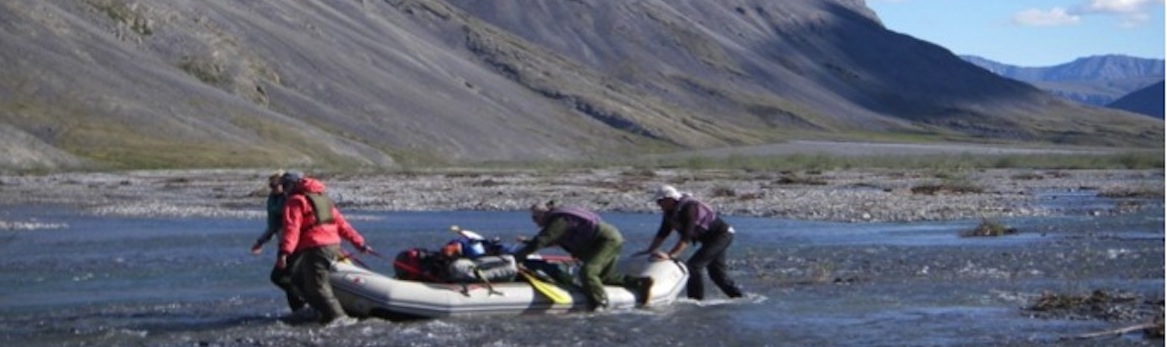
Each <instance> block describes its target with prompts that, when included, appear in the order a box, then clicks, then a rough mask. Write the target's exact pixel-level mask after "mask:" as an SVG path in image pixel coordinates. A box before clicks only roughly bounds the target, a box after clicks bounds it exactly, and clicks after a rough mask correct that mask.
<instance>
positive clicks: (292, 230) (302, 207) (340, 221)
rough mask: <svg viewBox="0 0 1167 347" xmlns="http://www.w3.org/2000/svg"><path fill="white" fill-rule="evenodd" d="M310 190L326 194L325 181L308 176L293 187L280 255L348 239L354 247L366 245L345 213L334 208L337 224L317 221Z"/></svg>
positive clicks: (285, 206) (288, 200)
mask: <svg viewBox="0 0 1167 347" xmlns="http://www.w3.org/2000/svg"><path fill="white" fill-rule="evenodd" d="M306 193H311V194H323V193H324V183H321V182H320V181H317V180H315V179H312V178H304V179H303V180H301V181H300V183H299V184H298V185H297V186H296V187H295V188H293V189H292V194H291V195H289V196H288V199H287V201H286V202H284V223H283V224H284V225H283V232H282V233H281V235H282V238H281V239H280V254H292V253H295V252H298V251H301V250H304V249H308V248H315V247H320V246H327V245H337V244H340V239H341V238H344V239H345V240H348V242H349V243H352V244H353V246H354V247H357V248H364V247H365V238H364V237H361V234H359V233H357V231H356V229H353V227H352V226H351V225H349V224H348V221H345V220H344V216H342V215H341V214H340V211H339V210H337V209H336V206H333V207H332V219H333V223H329V224H319V225H317V224H316V213H315V211H313V210H312V202H311V201H308V197H306V196H304V194H306Z"/></svg>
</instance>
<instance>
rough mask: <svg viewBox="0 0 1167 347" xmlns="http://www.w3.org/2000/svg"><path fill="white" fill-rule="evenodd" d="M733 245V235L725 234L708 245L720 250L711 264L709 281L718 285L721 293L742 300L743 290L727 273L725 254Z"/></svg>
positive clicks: (716, 237)
mask: <svg viewBox="0 0 1167 347" xmlns="http://www.w3.org/2000/svg"><path fill="white" fill-rule="evenodd" d="M732 244H733V234H732V233H724V234H721V235H718V236H715V238H714V239H713V240H712V243H711V244H710V245H708V246H715V247H716V249H718V251H717V252H716V253H714V254H713V259H712V261H710V262H709V267H708V269H709V279H710V280H713V284H716V285H717V287H718V288H721V292H722V293H725V295H726V296H728V297H731V298H740V297H741V296H742V290H741V288H739V287H738V286H737V284H736V283H734V282H733V280H732V279H730V278H729V274H728V273H727V272H726V264H725V254H726V253H727V250H728V249H729V246H730V245H732ZM708 246H707V247H708Z"/></svg>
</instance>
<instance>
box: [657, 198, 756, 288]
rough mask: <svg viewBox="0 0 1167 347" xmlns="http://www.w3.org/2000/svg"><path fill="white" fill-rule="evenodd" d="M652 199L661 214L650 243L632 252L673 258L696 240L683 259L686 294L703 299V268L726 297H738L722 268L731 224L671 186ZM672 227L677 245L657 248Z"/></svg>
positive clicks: (707, 206)
mask: <svg viewBox="0 0 1167 347" xmlns="http://www.w3.org/2000/svg"><path fill="white" fill-rule="evenodd" d="M655 198H656V203H657V206H660V209H661V212H663V214H664V216H663V218H662V219H661V224H660V228H659V229H657V232H656V237H655V238H654V239H653V240H652V244H651V245H649V246H648V248H647V249H645V250H643V251H640V252H637V253H636V255H643V254H652V258H653V259H677V258H678V257H680V255H681V252H683V251H684V250H685V249H686V248H687V247H689V245H690V244H693V243H700V244H701V248H698V249H697V252H696V253H694V254H693V256H692V257H689V260H688V261H686V262H685V265H688V267H689V282H688V283H686V284H685V292H686V294H687V295H688V297H689V298H690V299H694V300H703V299H705V285H704V280H705V279H704V278H703V277H704V275H703V272H704V271H705V270H706V269H708V270H709V279H711V280H713V284H716V285H717V287H718V288H721V291H722V292H723V293H725V295H726V296H729V297H731V298H739V297H741V296H742V290H741V288H739V287H738V286H737V284H735V283H734V282H733V280H732V279H730V278H729V275H728V274H727V273H726V270H725V269H726V265H725V252H726V249H728V248H729V246H730V245H731V244H733V233H734V230H733V227H732V226H730V225H729V223H726V222H725V221H724V220H722V219H721V217H718V216H717V212H716V211H714V210H713V208H711V207H709V205H706V204H705V203H704V202H701V201H698V200H697V199H694V198H693V197H692V196H689V195H682V194H681V193H680V192H678V191H677V188H674V187H673V186H670V185H664V186H661V187H660V189H658V190H657V193H656V196H655ZM674 230H676V231H677V234H678V235H680V237H679V238H678V239H677V244H676V245H675V246H673V248H672V249H671V250H669V251H668V253H665V252H659V251H657V247H660V245H661V243H663V242H664V241H665V239H667V238H668V237H669V234H670V233H672V232H673V231H674Z"/></svg>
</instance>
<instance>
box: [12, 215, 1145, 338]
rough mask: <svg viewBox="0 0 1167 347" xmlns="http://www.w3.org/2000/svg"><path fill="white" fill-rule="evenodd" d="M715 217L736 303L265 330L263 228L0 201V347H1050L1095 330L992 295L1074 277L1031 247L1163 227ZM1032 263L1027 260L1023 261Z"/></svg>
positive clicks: (273, 293) (368, 228)
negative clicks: (723, 221)
mask: <svg viewBox="0 0 1167 347" xmlns="http://www.w3.org/2000/svg"><path fill="white" fill-rule="evenodd" d="M347 213H348V214H349V215H352V216H353V218H352V219H353V224H354V225H355V226H356V227H357V228H358V229H359V230H360V231H361V232H362V233H363V234H364V235H365V236H366V238H367V239H368V242H369V244H370V245H372V246H373V247H375V248H376V249H378V250H380V251H381V253H382V254H386V255H391V254H393V253H395V252H396V251H398V250H402V249H406V248H412V247H425V248H437V247H438V246H439V245H441V244H443V243H444V242H445V241H447V240H449V239H451V238H453V236H454V235H452V234H451V233H449V232H448V229H449V227H450V226H451V225H459V226H461V227H463V228H465V229H470V230H474V231H476V232H478V233H480V234H483V235H486V236H488V237H490V236H497V237H500V238H502V239H503V240H511V239H513V237H514V236H517V235H530V234H533V233H534V231H535V229H534V227H533V226H532V225H531V223H530V220H529V219H528V218H527V216H526V214H525V213H521V212H423V213H382V212H364V211H347ZM255 215H258V214H255ZM603 216H604V218H605V219H606V220H607V221H609V222H611V223H612V224H614V225H616V226H617V227H618V228H620V230H621V231H622V232H624V234H625V237H626V238H627V244H626V245H625V249H624V253H625V254H630V253H632V252H634V251H637V250H640V249H643V248H644V247H645V246H646V245H647V244H648V243H649V241H650V240H651V238H652V236H653V234H654V233H655V229H656V226H657V223H658V222H659V217H658V216H657V215H651V214H619V213H605V214H604V215H603ZM728 219H729V220H730V221H731V223H733V224H735V229H737V230H738V231H739V233H738V236H737V240H736V244H735V246H734V247H732V248H731V250H730V251H731V254H730V259H731V265H732V266H733V269H732V270H733V273H732V275H733V276H734V277H735V278H736V279H738V281H739V282H741V283H742V284H744V285H745V286H746V288H747V291H749V292H750V294H749V296H748V297H747V298H746V299H742V300H727V299H723V298H720V297H719V295H720V293H717V292H716V291H714V292H711V293H712V294H711V295H713V298H712V300H709V301H705V302H694V301H691V300H687V299H684V300H679V301H678V303H676V304H675V305H672V306H668V307H657V308H652V309H647V310H631V311H623V312H608V313H602V314H574V315H566V316H554V317H541V316H521V317H506V318H504V319H498V318H492V317H482V318H476V317H472V318H460V319H447V320H432V321H421V322H410V323H394V322H386V321H379V320H369V321H364V322H362V323H360V324H357V325H355V326H351V327H345V328H336V329H321V328H319V327H312V326H288V325H285V324H283V323H280V322H279V321H278V320H276V318H277V317H279V316H280V315H281V314H283V313H284V312H283V310H284V309H285V308H284V306H283V303H282V301H283V299H282V296H281V295H280V294H279V293H278V291H277V289H276V288H275V287H273V286H272V285H270V284H269V283H268V282H267V272H268V270H269V269H270V266H271V264H272V260H273V257H274V256H273V254H274V248H273V247H274V243H269V244H268V245H267V248H266V249H265V253H264V254H263V255H260V256H252V255H250V254H249V253H248V252H247V248H248V246H249V245H250V244H251V242H252V241H253V240H254V239H255V237H256V236H258V235H259V233H260V232H261V231H262V228H263V221H262V220H260V219H195V218H125V217H102V216H97V215H91V214H85V213H82V212H79V211H76V210H72V209H70V208H66V207H19V206H17V207H4V208H3V209H0V220H2V221H5V222H6V223H9V224H7V225H22V226H23V227H10V228H3V227H2V226H3V225H5V224H0V249H2V250H3V251H2V252H3V253H2V254H4V255H5V256H4V257H0V267H2V268H3V269H4V271H3V273H0V283H3V284H0V293H2V294H0V307H2V308H3V310H0V311H2V312H0V331H3V333H0V334H2V335H0V344H4V345H46V346H47V345H69V344H83V343H85V344H96V345H151V346H165V345H182V346H190V345H224V346H229V345H305V344H308V345H315V344H326V345H352V346H374V345H411V346H447V345H473V346H481V345H492V346H529V345H561V344H569V345H583V346H607V345H632V346H648V345H660V344H667V345H678V344H680V345H693V346H746V345H748V346H762V345H772V346H779V345H862V346H871V345H965V344H972V345H978V344H1054V343H1056V342H1057V340H1056V338H1057V337H1058V336H1064V335H1066V334H1069V333H1073V332H1084V331H1089V330H1096V329H1099V328H1105V327H1107V326H1108V325H1107V324H1106V323H1104V322H1095V321H1058V320H1036V319H1030V318H1027V317H1025V316H1024V315H1023V314H1020V313H1019V311H1018V309H1017V308H1018V307H1019V306H1020V303H1019V302H1018V301H1017V300H1016V299H1015V298H1014V299H1008V298H1005V296H1003V295H999V293H1002V292H1009V293H1036V292H1038V291H1040V290H1042V289H1045V288H1049V287H1050V286H1051V285H1052V286H1073V285H1075V284H1074V283H1079V284H1080V283H1085V282H1086V279H1074V276H1077V275H1075V274H1064V273H1062V272H1060V271H1061V270H1059V268H1058V266H1059V265H1057V263H1056V262H1055V263H1051V264H1052V265H1048V266H1047V265H1043V263H1046V262H1045V261H1041V260H1042V259H1045V258H1042V257H1045V255H1040V256H1038V255H1028V254H1030V252H1031V250H1033V249H1047V248H1049V249H1053V248H1056V247H1059V246H1058V245H1060V244H1061V243H1062V241H1063V240H1067V239H1071V238H1073V237H1077V236H1075V235H1079V234H1083V233H1089V232H1096V231H1099V230H1104V231H1105V232H1108V233H1112V234H1114V235H1117V236H1116V241H1115V242H1119V244H1117V246H1100V247H1101V249H1100V250H1099V252H1100V253H1099V254H1101V255H1099V257H1102V256H1106V255H1107V254H1110V256H1111V257H1113V258H1114V259H1110V260H1108V261H1113V262H1117V263H1119V264H1121V266H1124V267H1133V268H1140V267H1141V269H1135V270H1137V271H1144V272H1148V273H1153V272H1151V271H1161V269H1162V265H1163V263H1162V259H1161V257H1160V258H1158V259H1156V258H1152V257H1151V256H1149V255H1148V254H1150V255H1161V254H1162V245H1161V240H1162V237H1163V231H1162V216H1161V215H1158V216H1156V215H1150V216H1148V215H1138V216H1127V217H1102V218H1097V217H1091V216H1082V217H1064V218H1034V219H1014V220H1009V221H1008V223H1009V224H1010V225H1011V226H1014V227H1016V228H1018V229H1019V230H1021V231H1022V234H1020V235H1017V236H1011V237H1005V238H996V239H968V238H962V237H959V236H958V235H959V233H960V232H961V231H964V230H967V229H969V228H972V227H974V226H975V225H976V223H978V222H979V221H957V222H944V223H908V224H895V223H887V224H846V223H825V222H800V221H789V220H775V219H766V218H744V217H730V218H728ZM1027 231H1030V232H1027ZM1123 235H1127V236H1131V237H1136V238H1133V239H1132V238H1123V237H1122V236H1123ZM1137 237H1141V238H1142V239H1144V240H1151V241H1147V242H1140V241H1138V239H1137ZM1131 240H1134V241H1131ZM1155 240H1158V241H1159V242H1158V243H1154V242H1153V241H1155ZM669 242H672V240H670V241H669ZM1107 247H1109V248H1107ZM1107 250H1109V251H1110V253H1106V252H1107ZM1118 250H1122V251H1118ZM1155 252H1157V253H1155ZM1002 254H1004V255H1002ZM1051 254H1058V253H1051ZM1065 254H1071V253H1065ZM985 255H993V256H1008V257H1013V258H1011V259H1016V263H1009V262H1006V263H991V262H987V261H984V259H985ZM1031 256H1032V257H1037V258H1033V259H1030V258H1026V257H1031ZM1063 257H1066V258H1067V260H1065V262H1067V263H1069V262H1073V261H1075V260H1074V258H1073V256H1072V255H1067V256H1063ZM1138 257H1143V258H1138ZM363 260H364V262H365V263H367V264H369V265H370V266H371V267H372V268H374V269H375V270H379V271H383V272H390V271H391V270H390V269H391V266H390V264H388V263H387V262H386V261H385V260H383V259H378V258H373V257H365V258H363ZM922 270H923V271H922ZM990 270H992V271H990ZM961 271H964V272H961ZM978 271H980V272H978ZM993 271H996V272H993ZM1082 271H1087V270H1082ZM1134 272H1136V271H1132V273H1134ZM1107 276H1116V277H1106V276H1103V277H1101V278H1093V277H1092V278H1091V279H1090V280H1091V281H1098V282H1097V283H1100V284H1102V285H1107V284H1115V283H1122V285H1124V286H1127V287H1134V288H1144V289H1145V290H1148V291H1150V292H1152V293H1153V292H1155V291H1158V293H1160V294H1159V295H1160V297H1161V296H1162V294H1161V293H1162V291H1161V288H1162V284H1163V282H1162V275H1161V274H1159V276H1158V277H1157V278H1156V277H1151V278H1143V279H1142V280H1131V279H1130V278H1129V277H1130V276H1134V275H1130V276H1128V275H1124V274H1122V273H1116V274H1114V275H1107Z"/></svg>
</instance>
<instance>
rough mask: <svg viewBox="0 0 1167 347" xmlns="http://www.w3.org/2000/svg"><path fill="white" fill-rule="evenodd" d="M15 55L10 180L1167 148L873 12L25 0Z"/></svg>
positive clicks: (855, 1) (1114, 115)
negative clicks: (228, 170)
mask: <svg viewBox="0 0 1167 347" xmlns="http://www.w3.org/2000/svg"><path fill="white" fill-rule="evenodd" d="M0 43H3V45H4V47H5V49H4V50H0V62H3V63H4V66H3V68H2V69H0V130H3V131H0V138H2V139H3V141H0V153H21V155H19V156H15V155H8V156H0V168H11V167H17V168H28V167H46V168H76V167H81V168H93V167H96V168H107V167H113V168H169V167H192V166H193V167H235V166H247V167H257V166H262V167H272V166H278V167H345V168H347V167H376V168H385V167H402V166H411V165H426V164H432V163H472V164H473V163H480V162H525V161H531V160H575V159H588V158H600V159H608V158H614V157H615V158H620V157H635V156H637V155H641V154H652V153H664V152H671V151H684V150H693V149H706V148H724V147H733V146H743V145H756V144H766V143H774V142H782V141H787V140H792V139H800V138H832V139H839V138H842V139H850V138H870V137H872V136H879V137H886V138H896V137H912V138H918V137H925V138H927V139H944V140H957V141H988V142H1042V143H1056V144H1067V145H1104V146H1152V147H1153V146H1158V145H1160V144H1161V143H1162V141H1163V131H1162V130H1163V125H1162V122H1158V121H1154V120H1151V119H1147V117H1136V116H1135V115H1132V114H1130V113H1128V112H1119V111H1113V110H1107V109H1103V108H1097V107H1089V106H1083V105H1079V104H1075V103H1070V102H1065V101H1063V100H1060V99H1056V98H1054V97H1052V96H1050V95H1048V94H1046V93H1043V92H1041V91H1040V90H1038V89H1035V88H1033V87H1032V86H1030V85H1028V84H1025V83H1020V82H1018V81H1015V80H1010V79H1005V78H1001V77H1000V76H997V75H995V74H993V73H990V72H987V71H985V70H983V69H980V68H977V67H976V66H974V65H972V64H968V63H966V62H964V61H961V60H960V59H959V58H957V57H956V56H955V55H953V54H952V53H951V52H950V51H948V50H946V49H944V48H942V47H939V46H936V45H934V44H931V43H928V42H925V41H921V40H918V39H915V38H913V37H910V36H906V35H903V34H899V33H895V32H892V31H889V30H887V29H886V28H885V27H883V25H882V24H881V23H880V21H879V18H878V17H877V16H876V15H875V13H874V12H872V11H871V10H870V9H869V8H867V7H866V6H865V3H864V1H862V0H800V1H765V0H738V1H734V2H721V1H705V0H644V1H608V0H571V1H527V0H495V1H475V0H395V1H323V2H322V1H303V2H300V1H293V2H279V3H272V2H266V1H228V0H207V1H165V0H134V1H130V0H85V1H39V0H13V1H4V2H0ZM22 158H32V159H22Z"/></svg>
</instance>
